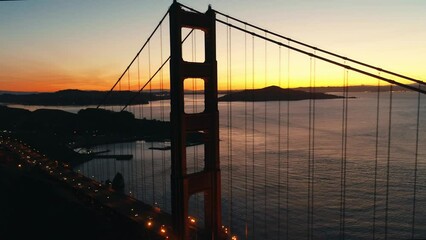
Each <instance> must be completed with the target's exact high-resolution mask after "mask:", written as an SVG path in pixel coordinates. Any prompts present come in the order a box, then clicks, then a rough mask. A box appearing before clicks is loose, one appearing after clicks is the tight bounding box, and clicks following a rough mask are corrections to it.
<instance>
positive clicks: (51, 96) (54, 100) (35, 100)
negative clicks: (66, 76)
mask: <svg viewBox="0 0 426 240" xmlns="http://www.w3.org/2000/svg"><path fill="white" fill-rule="evenodd" d="M106 94H107V92H106V91H82V90H75V89H68V90H61V91H57V92H53V93H28V94H23V93H21V94H13V93H4V94H1V95H0V102H3V103H8V104H22V105H43V106H88V105H98V104H99V103H101V102H102V101H104V102H103V104H104V105H125V104H127V103H129V102H130V100H131V104H132V105H135V104H148V102H149V101H156V100H162V99H169V94H168V93H167V92H152V93H145V92H141V93H137V92H132V91H112V92H110V93H109V96H108V98H106V99H105V95H106Z"/></svg>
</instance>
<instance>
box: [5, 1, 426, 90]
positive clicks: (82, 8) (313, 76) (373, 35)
mask: <svg viewBox="0 0 426 240" xmlns="http://www.w3.org/2000/svg"><path fill="white" fill-rule="evenodd" d="M209 2H210V3H211V4H212V6H213V8H215V9H217V10H221V11H224V12H225V13H230V14H231V15H233V16H235V17H239V18H241V19H243V20H247V21H249V22H251V23H255V24H257V25H259V26H261V27H265V28H267V29H269V30H271V31H275V32H277V33H280V34H284V35H287V36H289V37H292V38H294V39H297V40H300V41H304V42H306V43H308V44H311V45H315V46H318V47H321V48H324V49H327V50H329V51H333V52H336V53H339V54H341V55H344V56H347V57H351V58H355V59H357V60H360V61H364V62H367V63H370V64H372V65H376V66H378V67H382V68H386V69H389V70H392V71H396V72H399V73H402V74H406V75H409V76H411V77H414V78H418V79H421V80H425V79H426V68H425V67H424V66H426V59H425V58H424V56H426V44H424V41H425V39H426V14H424V10H426V2H424V1H414V0H411V1H403V0H389V1H386V4H381V3H380V2H382V3H384V2H383V1H377V2H371V1H366V0H361V1H342V2H333V3H330V2H323V3H321V4H320V3H318V2H317V1H314V0H307V1H303V2H300V1H293V0H287V1H283V2H280V4H277V3H269V2H259V1H254V0H248V1H246V3H245V4H244V6H238V5H237V4H236V3H235V2H232V1H227V2H223V1H209ZM170 3H171V1H136V2H130V1H129V2H126V3H125V4H119V3H117V2H116V1H100V0H99V1H90V2H87V1H72V2H62V1H59V2H58V1H43V2H30V1H22V2H20V1H19V2H14V1H13V2H1V3H0V31H1V33H2V34H1V35H0V42H1V45H2V49H1V50H0V67H1V71H0V90H8V91H31V92H34V91H57V90H62V89H69V88H73V89H84V90H107V89H110V88H111V86H112V85H113V84H114V83H115V81H116V80H117V79H118V77H119V76H120V75H121V73H122V72H123V70H124V69H125V68H126V66H127V65H128V63H129V62H130V60H131V59H132V58H133V57H134V55H135V54H136V52H137V51H138V50H139V48H140V47H141V46H142V44H143V42H144V41H145V39H146V38H147V37H148V36H149V34H150V32H151V31H152V30H153V29H154V27H155V25H156V24H157V23H158V20H159V19H160V18H161V17H162V15H163V14H164V13H165V11H166V9H167V8H168V6H169V4H170ZM182 3H184V4H186V5H190V6H193V7H194V8H196V9H199V10H202V11H204V10H205V9H206V8H207V5H208V1H207V0H203V1H192V0H186V1H182ZM222 19H223V20H225V21H226V19H224V18H222ZM161 31H162V32H161V33H162V34H161V35H160V33H159V32H158V33H157V34H156V35H154V38H153V43H152V44H151V45H150V47H149V50H148V49H146V50H144V51H143V52H142V55H141V56H140V59H139V61H140V62H139V64H137V62H136V63H135V64H134V65H133V66H132V68H131V70H130V74H128V75H127V74H126V75H125V77H124V78H123V82H122V84H121V86H117V88H118V87H121V89H128V88H129V86H130V89H131V90H137V89H138V87H139V86H141V85H143V84H144V83H145V82H146V81H147V79H149V75H150V74H151V75H152V74H153V73H154V72H155V71H156V70H157V68H158V66H159V65H160V64H161V62H162V61H164V60H165V59H166V58H167V57H168V54H169V53H168V52H169V49H168V44H169V43H168V20H166V22H165V23H164V24H163V26H162V28H161ZM262 34H263V33H262ZM227 39H228V41H227ZM229 39H231V40H230V41H229ZM285 43H287V42H285ZM265 49H266V51H265ZM184 50H185V56H186V58H188V60H192V59H196V60H199V59H200V58H202V55H203V54H202V51H203V49H202V33H200V32H199V33H197V35H196V36H194V37H190V38H189V39H188V41H187V43H186V44H185V47H184ZM309 51H312V50H309ZM161 53H162V55H161ZM253 54H254V55H253ZM288 54H289V52H288V50H287V49H285V48H279V47H278V46H275V45H273V44H272V43H266V46H265V42H264V41H263V40H260V39H255V40H254V43H253V42H252V38H251V36H250V35H246V34H244V33H241V32H239V31H237V30H230V31H229V30H228V29H227V28H226V27H224V26H223V25H222V24H219V23H218V24H217V60H218V71H219V72H218V76H219V86H220V88H221V89H226V88H228V87H231V88H237V89H241V88H244V87H245V86H247V87H249V88H251V87H252V85H253V79H254V81H255V84H254V86H255V87H263V86H265V85H279V84H280V83H281V86H287V81H288V80H289V79H290V86H291V87H298V86H307V85H309V83H310V82H312V81H313V80H315V83H316V85H317V86H336V85H340V84H341V83H342V81H343V70H342V69H341V68H338V67H334V66H332V65H329V64H326V63H322V62H321V61H314V60H311V59H310V58H309V57H306V56H303V55H300V54H298V53H295V52H290V57H289V56H288ZM253 56H254V57H253ZM253 59H254V64H253ZM288 60H289V61H290V63H288ZM338 61H341V62H342V63H343V61H342V60H338ZM312 65H315V68H312ZM253 66H254V68H253ZM138 71H139V72H138ZM373 73H377V71H373ZM168 74H169V72H168V64H167V65H166V68H165V69H164V71H163V72H162V73H159V74H158V76H157V77H156V78H155V79H153V85H152V88H159V87H160V79H162V80H163V82H167V81H168ZM381 74H383V73H381ZM349 82H350V84H351V85H360V84H376V82H377V81H376V80H374V79H371V78H366V77H363V76H361V75H359V74H356V73H349ZM164 84H165V85H168V84H166V83H164Z"/></svg>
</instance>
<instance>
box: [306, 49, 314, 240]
mask: <svg viewBox="0 0 426 240" xmlns="http://www.w3.org/2000/svg"><path fill="white" fill-rule="evenodd" d="M312 95H313V94H312V57H310V58H309V107H308V115H309V117H308V119H309V123H308V204H307V205H308V212H307V224H306V226H307V231H306V233H307V239H308V240H310V239H311V178H312V173H311V171H312V169H311V168H312V163H311V161H312V160H311V147H312V146H311V144H312V142H311V138H312V136H311V133H312V97H313V96H312Z"/></svg>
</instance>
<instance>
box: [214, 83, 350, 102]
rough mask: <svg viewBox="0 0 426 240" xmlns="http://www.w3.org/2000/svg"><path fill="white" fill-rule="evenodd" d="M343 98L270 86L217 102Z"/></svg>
mask: <svg viewBox="0 0 426 240" xmlns="http://www.w3.org/2000/svg"><path fill="white" fill-rule="evenodd" d="M335 98H343V97H342V96H337V95H332V94H326V93H321V92H315V93H310V92H305V91H300V90H293V89H283V88H280V87H277V86H270V87H266V88H261V89H253V90H244V91H240V92H233V93H230V94H227V95H225V96H222V97H220V98H219V101H231V102H235V101H238V102H244V101H250V102H253V101H254V102H258V101H298V100H305V99H335Z"/></svg>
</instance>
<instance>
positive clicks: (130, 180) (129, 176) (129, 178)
mask: <svg viewBox="0 0 426 240" xmlns="http://www.w3.org/2000/svg"><path fill="white" fill-rule="evenodd" d="M130 69H131V68H129V69H128V70H127V90H128V91H129V93H130ZM123 145H124V144H123ZM125 145H127V146H128V147H129V149H130V153H132V146H131V145H130V143H129V142H127V143H126V144H125ZM130 164H131V161H127V182H128V185H129V188H128V189H129V193H130V195H132V193H133V191H132V188H133V174H132V168H131V166H130Z"/></svg>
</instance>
